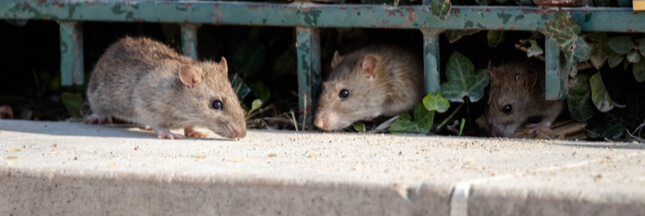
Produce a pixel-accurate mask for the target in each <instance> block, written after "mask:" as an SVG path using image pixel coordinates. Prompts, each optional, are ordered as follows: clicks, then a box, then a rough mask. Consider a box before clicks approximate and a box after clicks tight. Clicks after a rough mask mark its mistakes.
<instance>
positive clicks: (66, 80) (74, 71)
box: [59, 21, 83, 86]
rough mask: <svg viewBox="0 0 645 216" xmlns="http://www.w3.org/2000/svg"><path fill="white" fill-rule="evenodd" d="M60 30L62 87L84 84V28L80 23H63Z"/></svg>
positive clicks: (60, 24)
mask: <svg viewBox="0 0 645 216" xmlns="http://www.w3.org/2000/svg"><path fill="white" fill-rule="evenodd" d="M59 29H60V73H61V85H63V86H71V85H82V84H83V26H82V23H80V22H69V21H63V22H60V23H59Z"/></svg>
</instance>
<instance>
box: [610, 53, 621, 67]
mask: <svg viewBox="0 0 645 216" xmlns="http://www.w3.org/2000/svg"><path fill="white" fill-rule="evenodd" d="M624 58H625V55H621V54H618V53H615V52H612V53H609V58H608V62H609V67H610V68H615V67H616V66H618V65H619V64H620V63H621V62H623V59H624Z"/></svg>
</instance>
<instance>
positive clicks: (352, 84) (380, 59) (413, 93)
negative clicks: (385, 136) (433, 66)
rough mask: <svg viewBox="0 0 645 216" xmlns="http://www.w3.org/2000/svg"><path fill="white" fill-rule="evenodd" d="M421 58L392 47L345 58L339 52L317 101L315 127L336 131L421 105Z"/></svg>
mask: <svg viewBox="0 0 645 216" xmlns="http://www.w3.org/2000/svg"><path fill="white" fill-rule="evenodd" d="M421 61H422V60H421V58H420V56H417V55H414V54H413V53H412V52H410V51H408V50H405V49H402V48H398V47H395V46H387V45H379V46H368V47H365V48H362V49H359V50H356V51H354V52H351V53H349V54H346V55H345V56H341V55H340V54H339V53H338V51H336V52H335V53H334V57H333V59H332V61H331V68H332V72H331V73H330V75H329V77H328V78H327V80H326V81H325V82H323V90H322V94H321V96H320V99H319V100H318V108H317V111H316V116H315V119H314V125H315V126H316V127H318V128H320V129H322V130H338V129H343V128H346V127H348V126H350V125H351V124H352V123H354V122H356V121H359V120H371V119H373V118H375V117H377V116H381V115H383V116H393V115H397V114H399V113H403V112H409V111H411V110H412V109H414V106H415V105H416V104H417V103H418V102H420V101H421V99H422V98H423V95H424V90H423V81H424V79H423V77H424V76H423V67H422V65H421Z"/></svg>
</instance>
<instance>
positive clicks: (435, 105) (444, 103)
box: [423, 93, 450, 113]
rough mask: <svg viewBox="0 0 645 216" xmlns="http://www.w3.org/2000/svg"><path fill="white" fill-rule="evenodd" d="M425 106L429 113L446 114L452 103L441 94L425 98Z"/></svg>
mask: <svg viewBox="0 0 645 216" xmlns="http://www.w3.org/2000/svg"><path fill="white" fill-rule="evenodd" d="M423 106H425V108H426V109H428V110H429V111H437V112H440V113H444V112H446V110H448V108H450V102H448V99H446V98H445V97H443V95H441V93H437V94H434V93H430V94H428V95H426V96H425V97H424V98H423Z"/></svg>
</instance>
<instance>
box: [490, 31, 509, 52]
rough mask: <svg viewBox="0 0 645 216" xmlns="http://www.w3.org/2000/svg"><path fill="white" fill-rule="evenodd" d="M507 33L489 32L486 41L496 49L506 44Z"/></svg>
mask: <svg viewBox="0 0 645 216" xmlns="http://www.w3.org/2000/svg"><path fill="white" fill-rule="evenodd" d="M505 32H506V31H501V30H489V31H488V34H487V35H486V41H487V42H488V46H489V47H492V48H495V47H497V46H499V45H500V44H502V43H504V41H506V33H505Z"/></svg>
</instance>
